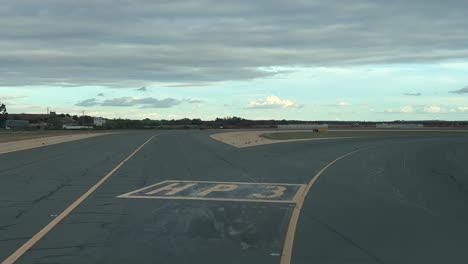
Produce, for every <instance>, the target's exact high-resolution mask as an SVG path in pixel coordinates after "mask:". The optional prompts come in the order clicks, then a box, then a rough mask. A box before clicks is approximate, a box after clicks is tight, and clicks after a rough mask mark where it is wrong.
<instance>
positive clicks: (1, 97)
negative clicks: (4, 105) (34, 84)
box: [0, 94, 26, 100]
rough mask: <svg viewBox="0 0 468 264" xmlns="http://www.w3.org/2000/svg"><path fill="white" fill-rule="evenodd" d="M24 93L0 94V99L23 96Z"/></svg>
mask: <svg viewBox="0 0 468 264" xmlns="http://www.w3.org/2000/svg"><path fill="white" fill-rule="evenodd" d="M25 97H26V96H25V95H16V94H0V100H13V99H20V98H25Z"/></svg>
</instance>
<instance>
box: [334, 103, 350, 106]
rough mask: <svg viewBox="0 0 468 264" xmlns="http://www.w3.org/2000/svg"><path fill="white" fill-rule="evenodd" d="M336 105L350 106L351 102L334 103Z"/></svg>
mask: <svg viewBox="0 0 468 264" xmlns="http://www.w3.org/2000/svg"><path fill="white" fill-rule="evenodd" d="M336 106H351V103H349V102H339V103H337V104H336Z"/></svg>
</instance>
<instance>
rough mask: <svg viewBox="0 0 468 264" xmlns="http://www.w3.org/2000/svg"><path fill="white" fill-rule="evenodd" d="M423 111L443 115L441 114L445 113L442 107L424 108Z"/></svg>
mask: <svg viewBox="0 0 468 264" xmlns="http://www.w3.org/2000/svg"><path fill="white" fill-rule="evenodd" d="M423 111H424V112H425V113H443V112H445V110H444V109H443V108H442V107H440V106H436V105H432V106H427V107H424V110H423Z"/></svg>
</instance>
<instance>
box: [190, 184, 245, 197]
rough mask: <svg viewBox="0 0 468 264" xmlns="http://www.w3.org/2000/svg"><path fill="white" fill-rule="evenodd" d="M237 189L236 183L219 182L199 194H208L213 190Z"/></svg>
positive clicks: (227, 190)
mask: <svg viewBox="0 0 468 264" xmlns="http://www.w3.org/2000/svg"><path fill="white" fill-rule="evenodd" d="M235 189H237V185H235V184H218V185H215V186H213V187H211V188H209V189H207V190H205V191H203V192H200V193H199V194H198V195H200V196H207V195H208V194H210V193H212V192H230V191H232V190H235Z"/></svg>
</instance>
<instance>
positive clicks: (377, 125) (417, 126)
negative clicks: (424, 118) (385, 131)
mask: <svg viewBox="0 0 468 264" xmlns="http://www.w3.org/2000/svg"><path fill="white" fill-rule="evenodd" d="M375 127H376V128H407V129H409V128H424V125H423V124H397V123H391V124H385V123H383V124H376V125H375Z"/></svg>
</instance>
